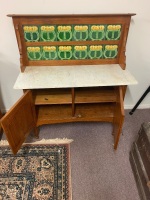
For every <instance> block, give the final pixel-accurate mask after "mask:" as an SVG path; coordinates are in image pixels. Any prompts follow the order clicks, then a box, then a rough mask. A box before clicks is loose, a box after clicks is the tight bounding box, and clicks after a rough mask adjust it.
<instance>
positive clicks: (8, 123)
mask: <svg viewBox="0 0 150 200" xmlns="http://www.w3.org/2000/svg"><path fill="white" fill-rule="evenodd" d="M1 125H2V128H3V130H4V133H5V134H6V137H7V140H8V142H9V145H10V147H11V149H12V151H13V153H14V154H16V153H17V151H18V150H19V149H20V147H21V145H22V144H23V142H24V141H25V139H26V137H27V135H28V134H29V132H30V131H31V130H32V129H33V128H35V126H36V116H35V107H34V103H33V100H32V93H31V91H27V92H26V93H25V94H24V95H23V97H21V99H19V101H18V102H17V103H16V104H15V105H14V106H13V107H12V108H11V109H10V111H9V112H8V113H6V115H5V116H4V117H3V118H2V119H1Z"/></svg>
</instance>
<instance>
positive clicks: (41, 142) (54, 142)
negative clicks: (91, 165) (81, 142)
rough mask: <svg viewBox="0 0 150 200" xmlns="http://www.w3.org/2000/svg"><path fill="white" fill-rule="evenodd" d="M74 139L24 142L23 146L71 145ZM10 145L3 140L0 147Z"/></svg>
mask: <svg viewBox="0 0 150 200" xmlns="http://www.w3.org/2000/svg"><path fill="white" fill-rule="evenodd" d="M71 142H73V140H72V139H68V138H55V139H42V140H38V141H34V142H24V143H23V144H70V143H71ZM4 145H9V143H8V141H7V140H1V141H0V146H4Z"/></svg>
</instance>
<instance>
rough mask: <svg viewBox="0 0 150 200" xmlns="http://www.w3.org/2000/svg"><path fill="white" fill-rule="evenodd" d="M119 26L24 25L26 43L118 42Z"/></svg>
mask: <svg viewBox="0 0 150 200" xmlns="http://www.w3.org/2000/svg"><path fill="white" fill-rule="evenodd" d="M121 28H122V26H121V25H120V24H115V25H114V24H105V25H104V24H95V25H86V24H84V25H42V26H37V25H32V26H31V25H24V26H23V31H24V38H25V41H26V42H37V41H88V40H89V41H94V40H119V38H120V35H121Z"/></svg>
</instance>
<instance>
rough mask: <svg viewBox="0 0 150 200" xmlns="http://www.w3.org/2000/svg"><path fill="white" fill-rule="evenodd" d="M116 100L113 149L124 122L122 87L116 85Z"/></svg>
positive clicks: (115, 146)
mask: <svg viewBox="0 0 150 200" xmlns="http://www.w3.org/2000/svg"><path fill="white" fill-rule="evenodd" d="M116 96H117V101H116V104H115V106H114V121H113V136H114V149H115V150H116V149H117V146H118V143H119V139H120V135H121V132H122V126H123V122H124V107H123V98H124V94H123V88H122V87H121V86H120V87H116Z"/></svg>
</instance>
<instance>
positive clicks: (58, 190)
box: [0, 144, 71, 200]
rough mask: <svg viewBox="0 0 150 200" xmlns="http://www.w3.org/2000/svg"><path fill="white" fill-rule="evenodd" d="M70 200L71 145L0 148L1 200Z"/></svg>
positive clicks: (28, 145)
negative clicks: (13, 148)
mask: <svg viewBox="0 0 150 200" xmlns="http://www.w3.org/2000/svg"><path fill="white" fill-rule="evenodd" d="M1 199H3V200H4V199H7V200H9V199H11V200H15V199H17V200H18V199H19V200H30V199H32V200H71V184H70V145H69V144H58V145H55V144H36V145H35V144H34V145H33V144H32V145H31V144H26V145H24V146H23V147H22V148H21V149H20V151H19V152H18V153H17V155H15V156H14V155H13V154H12V152H11V150H10V148H9V146H1V147H0V200H1Z"/></svg>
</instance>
